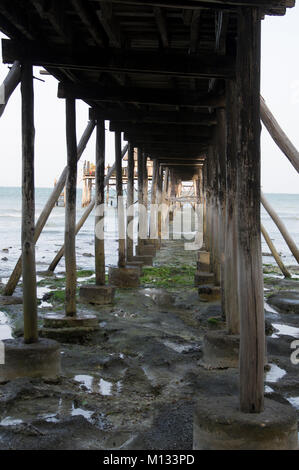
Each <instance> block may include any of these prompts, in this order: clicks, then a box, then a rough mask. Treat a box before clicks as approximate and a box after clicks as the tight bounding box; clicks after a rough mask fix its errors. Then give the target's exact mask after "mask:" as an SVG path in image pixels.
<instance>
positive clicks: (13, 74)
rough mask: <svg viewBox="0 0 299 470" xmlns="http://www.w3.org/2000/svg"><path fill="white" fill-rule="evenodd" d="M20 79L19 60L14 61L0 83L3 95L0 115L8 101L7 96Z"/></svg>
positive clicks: (8, 96)
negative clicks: (0, 83)
mask: <svg viewBox="0 0 299 470" xmlns="http://www.w3.org/2000/svg"><path fill="white" fill-rule="evenodd" d="M20 80H21V65H20V62H18V61H15V62H14V63H13V66H12V67H11V69H10V71H9V72H8V74H7V76H6V77H5V79H4V81H3V83H2V85H1V89H2V92H3V96H2V100H1V101H2V102H1V104H0V117H1V116H2V114H3V113H4V110H5V108H6V105H7V103H8V101H9V98H10V96H11V95H12V93H13V92H14V90H15V89H16V88H17V86H18V84H19V83H20Z"/></svg>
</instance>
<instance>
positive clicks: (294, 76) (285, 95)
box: [0, 2, 299, 194]
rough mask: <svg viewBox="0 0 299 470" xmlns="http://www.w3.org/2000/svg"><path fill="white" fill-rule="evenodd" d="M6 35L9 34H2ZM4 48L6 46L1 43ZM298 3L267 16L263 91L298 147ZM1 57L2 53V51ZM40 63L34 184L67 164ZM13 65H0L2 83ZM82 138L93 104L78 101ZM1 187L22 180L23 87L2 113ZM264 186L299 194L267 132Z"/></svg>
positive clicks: (51, 88)
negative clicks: (274, 14) (21, 93)
mask: <svg viewBox="0 0 299 470" xmlns="http://www.w3.org/2000/svg"><path fill="white" fill-rule="evenodd" d="M1 37H4V36H3V35H2V36H1ZM0 49H1V46H0ZM298 54H299V2H297V6H296V7H295V8H292V9H289V10H288V11H287V14H286V15H285V16H284V17H266V19H265V20H263V21H262V82H261V93H262V96H263V97H264V99H265V100H266V103H267V105H268V106H269V108H270V110H271V111H272V112H273V114H274V116H275V118H276V119H277V120H278V122H279V123H280V125H281V126H282V128H283V129H284V131H285V132H286V134H287V135H288V137H289V138H290V139H291V141H292V142H293V144H294V145H295V146H296V147H297V148H298V149H299V60H298ZM0 56H2V52H1V51H0ZM39 71H40V68H38V67H35V69H34V74H35V76H36V77H37V78H39V79H42V80H44V82H42V81H40V80H34V92H35V184H36V187H52V186H53V184H54V180H55V178H58V177H59V175H60V173H61V171H62V170H63V168H64V167H65V164H66V142H65V103H64V100H61V99H58V98H57V81H56V80H55V79H54V78H53V77H51V76H45V75H40V73H39ZM7 73H8V66H7V65H4V64H2V63H1V64H0V82H2V81H3V79H4V78H5V76H6V75H7ZM76 108H77V140H78V141H79V139H80V136H81V135H82V133H83V131H84V129H85V127H86V125H87V121H88V106H87V105H86V104H85V103H83V102H82V101H79V100H77V102H76ZM108 128H109V123H108V122H106V129H107V132H106V161H107V163H109V164H110V165H111V164H113V161H114V134H113V133H110V132H109V131H108ZM0 136H1V151H0V153H1V158H0V186H20V182H21V100H20V87H18V89H17V90H16V91H15V92H14V93H13V95H12V96H11V98H10V101H9V103H8V105H7V107H6V109H5V111H4V114H3V115H2V117H1V118H0ZM261 144H262V189H263V191H264V192H265V193H297V194H298V193H299V177H298V174H297V172H296V170H295V169H294V168H293V166H292V165H291V163H290V162H289V160H288V159H287V158H286V157H285V155H284V154H283V153H282V152H281V151H280V150H279V149H278V147H277V146H276V144H275V143H274V142H273V141H272V139H271V137H270V136H269V134H268V132H267V130H265V129H263V131H262V141H261ZM94 153H95V133H94V134H93V136H92V137H91V139H90V141H89V144H88V146H87V148H86V150H85V152H84V154H83V156H82V157H81V161H80V163H79V166H78V174H79V186H82V182H81V174H82V166H83V162H84V160H90V161H94Z"/></svg>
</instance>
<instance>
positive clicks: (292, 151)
mask: <svg viewBox="0 0 299 470" xmlns="http://www.w3.org/2000/svg"><path fill="white" fill-rule="evenodd" d="M261 119H262V122H263V124H264V125H265V127H266V128H267V130H268V132H269V134H270V135H271V137H272V139H273V140H274V142H275V143H276V144H277V145H278V147H279V148H280V150H281V151H282V152H283V153H284V154H285V156H286V157H287V158H288V159H289V161H290V162H291V164H292V165H293V167H294V168H295V170H297V172H298V173H299V152H298V150H297V149H296V147H295V146H294V145H293V143H292V142H291V141H290V139H289V138H288V136H287V135H286V134H285V132H284V131H283V130H282V128H281V127H280V125H279V124H278V122H277V121H276V119H275V117H274V116H273V114H272V113H271V111H270V109H269V108H268V106H267V105H266V102H265V100H264V99H263V98H262V97H261Z"/></svg>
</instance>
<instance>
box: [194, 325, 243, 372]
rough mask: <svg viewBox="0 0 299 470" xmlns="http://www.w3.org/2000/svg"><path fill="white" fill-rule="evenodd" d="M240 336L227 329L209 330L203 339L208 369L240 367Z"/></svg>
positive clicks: (205, 363)
mask: <svg viewBox="0 0 299 470" xmlns="http://www.w3.org/2000/svg"><path fill="white" fill-rule="evenodd" d="M239 348H240V336H239V335H231V334H229V333H228V332H227V331H226V330H217V331H209V332H208V333H206V334H205V336H204V339H203V359H202V360H201V365H202V366H204V367H205V368H206V369H226V368H228V367H233V368H238V367H239Z"/></svg>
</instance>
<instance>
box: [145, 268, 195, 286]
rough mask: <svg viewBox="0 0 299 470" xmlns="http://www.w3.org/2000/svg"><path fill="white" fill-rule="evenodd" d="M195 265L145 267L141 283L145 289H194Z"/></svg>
mask: <svg viewBox="0 0 299 470" xmlns="http://www.w3.org/2000/svg"><path fill="white" fill-rule="evenodd" d="M195 271H196V267H195V265H178V264H175V265H166V266H163V267H162V266H161V267H155V266H154V267H145V268H143V275H142V277H141V278H140V283H141V285H142V286H143V287H193V286H194V275H195Z"/></svg>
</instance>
